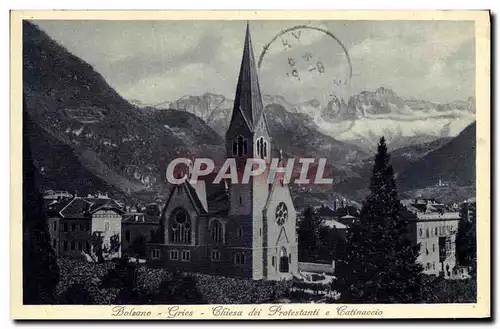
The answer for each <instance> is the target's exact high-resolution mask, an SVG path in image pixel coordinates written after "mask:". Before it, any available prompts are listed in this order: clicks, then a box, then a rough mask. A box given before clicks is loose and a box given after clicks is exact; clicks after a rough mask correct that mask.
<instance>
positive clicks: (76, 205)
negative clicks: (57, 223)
mask: <svg viewBox="0 0 500 329" xmlns="http://www.w3.org/2000/svg"><path fill="white" fill-rule="evenodd" d="M90 206H91V203H90V202H88V201H87V200H84V199H83V198H79V197H76V198H74V199H71V200H70V201H68V202H62V203H61V205H60V206H59V207H60V210H59V211H58V213H59V216H61V217H63V218H81V217H85V216H86V214H87V212H88V210H89V208H90Z"/></svg>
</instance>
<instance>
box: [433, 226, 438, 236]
mask: <svg viewBox="0 0 500 329" xmlns="http://www.w3.org/2000/svg"><path fill="white" fill-rule="evenodd" d="M434 235H436V236H437V235H438V228H437V227H435V228H434Z"/></svg>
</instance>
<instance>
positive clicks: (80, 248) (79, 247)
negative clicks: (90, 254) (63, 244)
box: [78, 241, 83, 251]
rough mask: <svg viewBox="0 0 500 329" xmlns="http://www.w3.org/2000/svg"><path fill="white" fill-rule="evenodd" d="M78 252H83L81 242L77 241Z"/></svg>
mask: <svg viewBox="0 0 500 329" xmlns="http://www.w3.org/2000/svg"><path fill="white" fill-rule="evenodd" d="M78 250H80V251H82V250H83V243H82V242H81V241H78Z"/></svg>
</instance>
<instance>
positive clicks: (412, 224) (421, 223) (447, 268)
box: [406, 202, 460, 279]
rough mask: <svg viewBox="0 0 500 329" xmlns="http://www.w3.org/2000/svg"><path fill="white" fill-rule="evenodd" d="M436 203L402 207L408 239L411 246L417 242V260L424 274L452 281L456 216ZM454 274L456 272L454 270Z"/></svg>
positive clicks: (454, 260) (455, 213)
mask: <svg viewBox="0 0 500 329" xmlns="http://www.w3.org/2000/svg"><path fill="white" fill-rule="evenodd" d="M436 205H439V203H435V202H433V203H431V204H428V203H413V204H409V205H408V206H407V208H406V211H407V212H410V213H411V214H413V216H411V215H409V216H408V218H407V220H408V223H409V237H410V239H411V241H412V242H413V243H414V244H419V243H420V255H419V257H418V259H417V261H418V262H419V263H421V264H422V266H423V267H424V273H425V274H429V275H436V276H438V275H442V276H444V278H447V279H452V278H454V276H455V275H454V270H455V268H456V267H457V265H458V264H457V260H456V255H455V240H456V235H457V230H458V222H459V220H460V215H459V213H458V212H449V211H446V210H444V209H443V208H440V207H435V206H436ZM455 272H456V271H455Z"/></svg>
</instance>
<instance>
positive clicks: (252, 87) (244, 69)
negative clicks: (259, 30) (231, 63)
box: [231, 23, 263, 131]
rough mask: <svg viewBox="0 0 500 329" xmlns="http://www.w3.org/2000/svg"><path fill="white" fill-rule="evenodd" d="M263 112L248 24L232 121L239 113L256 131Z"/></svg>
mask: <svg viewBox="0 0 500 329" xmlns="http://www.w3.org/2000/svg"><path fill="white" fill-rule="evenodd" d="M262 110H263V104H262V97H261V93H260V86H259V79H258V76H257V67H256V65H255V58H254V54H253V49H252V40H251V37H250V26H249V24H248V23H247V30H246V35H245V45H244V47H243V57H242V59H241V67H240V75H239V77H238V84H237V86H236V96H235V98H234V107H233V115H232V119H231V121H233V119H234V118H235V117H236V116H237V115H238V112H239V113H240V114H241V115H242V117H243V120H244V121H245V123H246V125H247V126H248V128H249V129H250V131H254V128H255V126H256V125H257V124H258V121H259V120H260V117H261V114H262Z"/></svg>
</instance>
